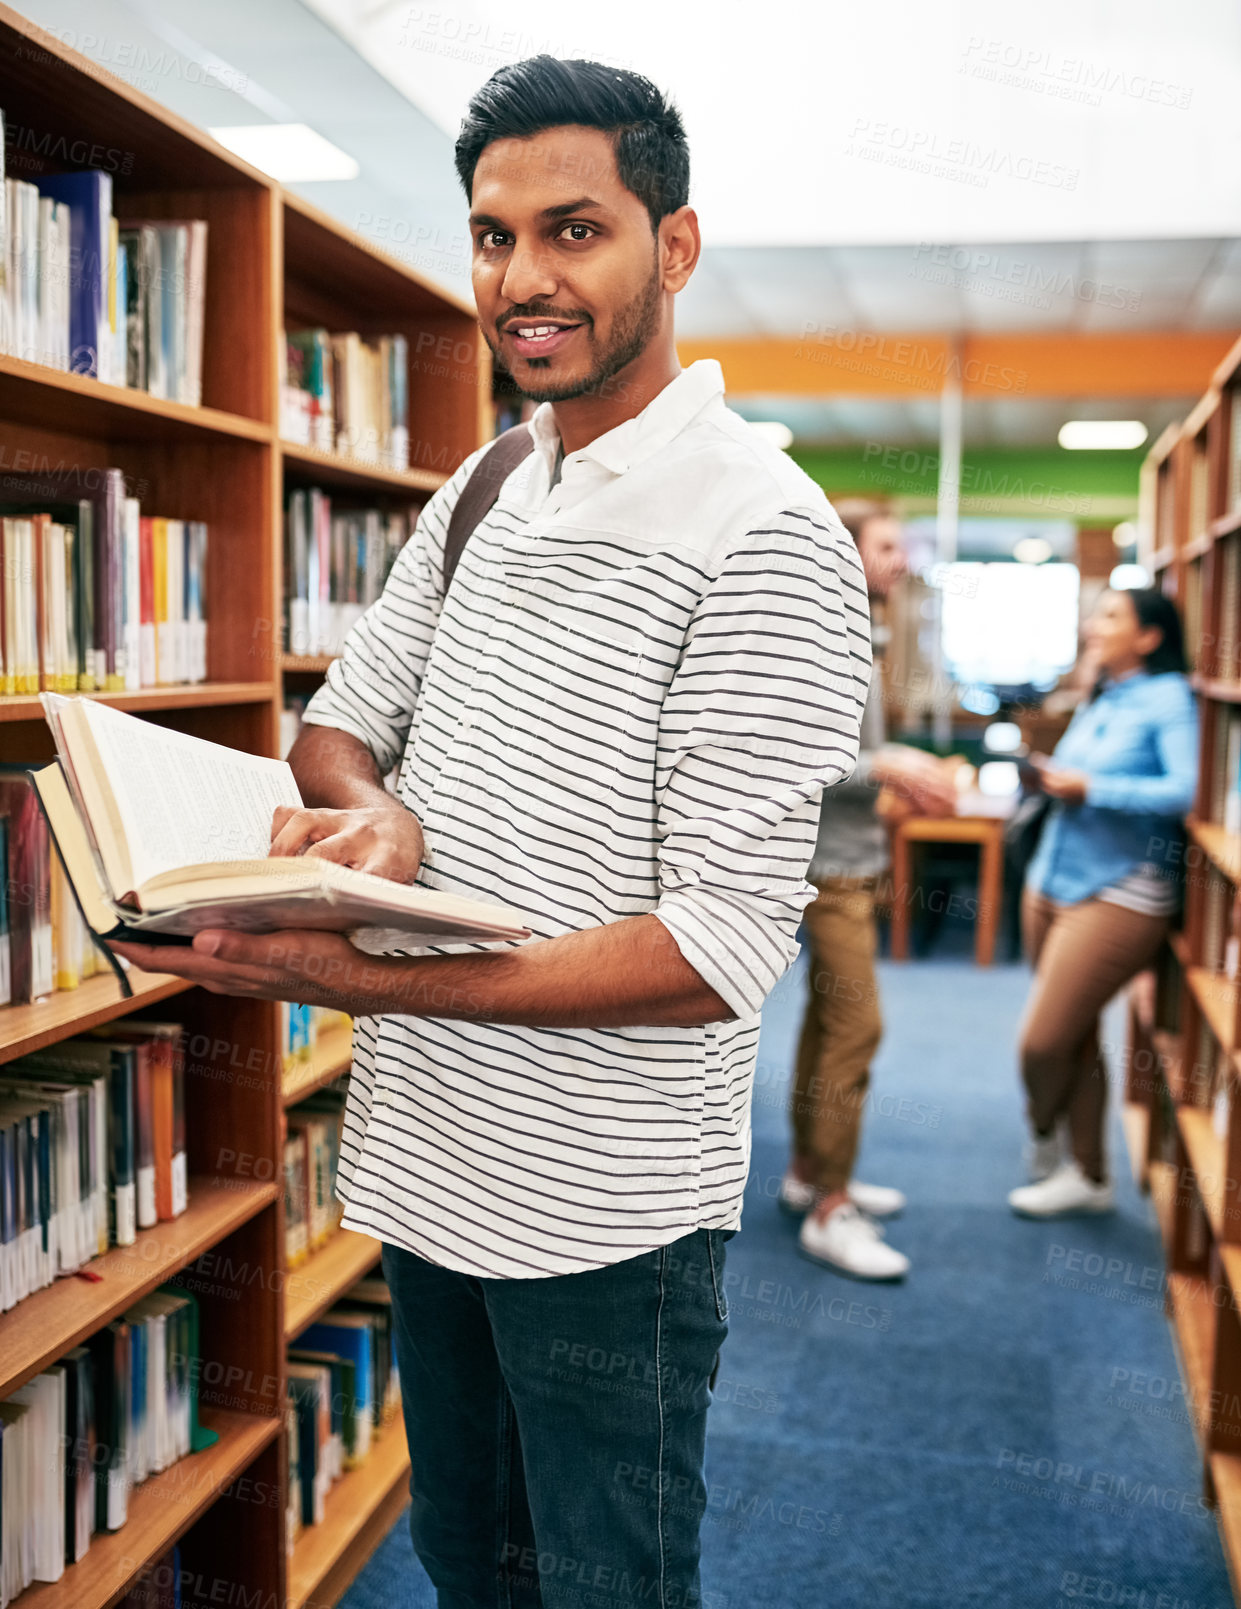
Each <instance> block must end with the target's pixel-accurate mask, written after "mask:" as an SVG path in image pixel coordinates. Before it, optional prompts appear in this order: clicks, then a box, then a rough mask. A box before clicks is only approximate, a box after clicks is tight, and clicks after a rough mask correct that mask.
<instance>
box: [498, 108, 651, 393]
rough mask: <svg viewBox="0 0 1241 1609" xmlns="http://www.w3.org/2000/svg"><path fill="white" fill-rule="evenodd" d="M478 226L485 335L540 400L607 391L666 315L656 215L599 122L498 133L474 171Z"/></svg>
mask: <svg viewBox="0 0 1241 1609" xmlns="http://www.w3.org/2000/svg"><path fill="white" fill-rule="evenodd" d="M470 234H471V237H472V240H473V280H474V298H475V301H476V302H477V304H478V318H479V324H480V326H481V328H482V332H483V336H484V338H485V339H486V341H487V344H488V346H489V347H490V348H491V350H492V353H493V354H494V355H495V357H496V359H497V361H498V362H499V363H500V364H501V365H502V366H503V367H504V368H505V369H507V370H508V372H509V373H510V374H511V375H512V377H513V379H514V380H515V381H516V383H517V385H518V387H519V388H520V389H521V391H523V392H524V393H525V395H526V396H528V397H531V398H533V399H534V400H535V401H537V402H562V401H565V400H567V399H568V398H570V397H579V396H583V395H585V394H589V393H596V394H597V393H599V392H600V391H601V390H602V389H603V388H604V387H605V386H606V382H607V381H608V380H610V379H611V378H612V376H613V375H616V374H618V373H619V372H620V371H621V370H622V369H624V368H625V367H626V366H627V365H628V364H630V363H632V362H633V360H634V359H635V358H636V357H637V356H638V355H639V354H640V353H641V352H642V351H643V350H644V349H645V348H646V347H647V346H648V345H649V343H650V342H651V340H652V339H653V338H654V336H655V335H656V334H657V333H658V332H659V330H660V329H661V327H662V324H663V320H664V318H665V317H666V316H667V310H666V308H665V300H666V298H665V294H664V286H663V283H662V276H661V271H660V257H659V250H658V242H657V240H656V238H655V236H654V234H653V233H652V231H651V219H650V214H649V213H648V212H647V210H646V208H645V206H643V204H642V202H641V201H639V200H638V198H637V196H636V195H634V193H633V192H632V190H627V189H626V188H625V187H624V185H623V184H622V183H621V182H620V178H619V176H618V174H617V172H616V156H615V153H614V151H613V149H612V142H611V140H610V139H609V138H608V136H607V135H606V134H604V133H603V132H602V131H601V130H599V129H591V128H579V127H577V126H576V125H567V126H565V127H562V128H553V129H547V130H545V131H543V132H542V133H540V134H536V135H534V136H532V137H531V138H529V139H524V140H517V139H504V140H494V141H493V142H492V143H491V144H490V145H489V146H487V147H486V149H485V150H484V151H483V154H482V156H481V157H480V158H479V160H478V166H477V167H476V168H475V170H474V186H473V192H472V195H471V208H470ZM621 384H623V381H622V382H621Z"/></svg>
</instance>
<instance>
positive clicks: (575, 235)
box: [564, 223, 595, 240]
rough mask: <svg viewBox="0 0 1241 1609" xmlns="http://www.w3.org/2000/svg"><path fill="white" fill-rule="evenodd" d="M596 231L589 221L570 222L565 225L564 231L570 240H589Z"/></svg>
mask: <svg viewBox="0 0 1241 1609" xmlns="http://www.w3.org/2000/svg"><path fill="white" fill-rule="evenodd" d="M594 232H595V231H594V230H593V229H592V228H591V227H590V225H589V224H588V223H570V224H566V225H565V227H564V233H565V234H566V235H568V236H569V238H570V240H589V239H590V237H591V235H593V234H594Z"/></svg>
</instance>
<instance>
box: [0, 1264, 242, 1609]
mask: <svg viewBox="0 0 1241 1609" xmlns="http://www.w3.org/2000/svg"><path fill="white" fill-rule="evenodd" d="M198 1375H199V1367H198V1308H197V1304H196V1302H195V1300H194V1298H193V1297H192V1296H191V1295H190V1294H189V1293H188V1292H187V1291H183V1290H181V1289H179V1288H178V1287H177V1286H176V1285H164V1286H161V1287H160V1288H159V1289H158V1290H156V1291H153V1292H152V1293H151V1295H149V1296H146V1297H144V1298H143V1299H142V1300H141V1301H139V1302H137V1303H135V1304H134V1306H133V1307H131V1308H130V1309H129V1311H128V1312H126V1313H125V1314H124V1315H123V1316H122V1317H121V1318H119V1319H114V1320H113V1321H112V1323H110V1324H106V1325H104V1327H103V1328H102V1329H101V1330H99V1331H97V1332H96V1334H94V1335H93V1336H91V1338H90V1339H89V1341H87V1342H86V1344H85V1345H84V1346H76V1347H74V1348H73V1349H72V1350H71V1351H69V1352H67V1353H66V1354H65V1355H64V1357H63V1358H61V1359H60V1360H59V1361H58V1362H57V1363H54V1364H53V1365H52V1366H51V1367H50V1368H48V1369H45V1370H44V1371H43V1372H42V1373H41V1374H38V1375H36V1376H35V1377H34V1379H32V1380H30V1381H28V1382H27V1383H26V1384H25V1385H24V1386H22V1387H20V1388H19V1389H18V1390H17V1391H15V1392H13V1393H12V1394H11V1395H10V1396H9V1397H7V1398H6V1399H5V1400H4V1401H3V1402H0V1609H5V1606H6V1605H8V1604H9V1603H11V1602H12V1601H13V1599H14V1598H16V1597H17V1596H18V1595H19V1594H20V1593H21V1592H23V1591H24V1590H25V1589H26V1588H27V1587H28V1586H30V1585H31V1584H32V1583H33V1582H35V1581H59V1580H60V1578H61V1577H62V1576H63V1575H64V1573H65V1568H66V1566H68V1565H71V1564H77V1563H78V1562H79V1561H80V1560H81V1559H83V1558H85V1556H86V1554H87V1553H88V1551H89V1549H90V1545H91V1538H92V1537H93V1536H96V1535H98V1534H100V1533H103V1532H113V1531H119V1530H120V1529H121V1528H122V1527H123V1526H124V1524H125V1523H126V1520H127V1519H128V1515H129V1498H130V1494H131V1493H132V1492H133V1490H134V1488H135V1487H137V1486H140V1485H141V1484H142V1482H143V1481H145V1480H147V1479H149V1477H150V1476H152V1475H155V1474H158V1473H160V1472H161V1471H163V1470H166V1469H169V1468H171V1467H172V1465H173V1464H175V1463H176V1462H177V1461H178V1460H179V1459H181V1458H184V1457H185V1456H186V1455H187V1454H188V1453H190V1452H196V1451H198V1450H199V1449H200V1448H202V1447H205V1446H210V1445H211V1444H212V1443H213V1442H214V1441H215V1440H217V1439H218V1438H217V1436H216V1433H215V1432H214V1431H209V1430H204V1429H203V1428H202V1427H201V1426H199V1424H198V1414H197V1400H196V1399H197V1380H198Z"/></svg>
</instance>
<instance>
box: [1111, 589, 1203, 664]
mask: <svg viewBox="0 0 1241 1609" xmlns="http://www.w3.org/2000/svg"><path fill="white" fill-rule="evenodd" d="M1125 597H1126V598H1130V599H1132V602H1133V612H1134V614H1135V615H1136V616H1137V617H1138V625H1139V626H1141V627H1142V628H1143V630H1145V628H1146V627H1147V626H1157V627H1158V629H1159V630H1160V632H1162V634H1163V635H1162V637H1161V639H1160V641H1159V644H1158V646H1157V647H1155V648H1153V649H1152V650H1151V652H1150V653H1149V654H1147V655H1146V661H1145V663H1146V669H1147V670H1148V671H1149V672H1150V674H1151V675H1152V676H1158V675H1159V674H1160V673H1161V672H1163V671H1169V670H1175V671H1179V672H1180V673H1181V674H1182V675H1184V673H1185V671H1186V669H1187V668H1188V667H1187V664H1186V660H1185V635H1184V633H1183V631H1182V630H1181V617H1180V615H1179V614H1178V613H1177V608H1176V605H1175V604H1174V603H1173V602H1172V599H1171V598H1169V597H1167V596H1165V594H1164V593H1162V592H1160V590H1159V588H1158V587H1131V588H1126V589H1125Z"/></svg>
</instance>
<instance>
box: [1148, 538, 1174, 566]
mask: <svg viewBox="0 0 1241 1609" xmlns="http://www.w3.org/2000/svg"><path fill="white" fill-rule="evenodd" d="M1175 559H1176V549H1175V548H1174V547H1173V546H1172V545H1171V543H1169V544H1168V546H1167V547H1161V548H1156V549H1155V551H1154V552H1153V553H1152V554H1151V556H1150V568H1151V570H1152V571H1157V570H1166V569H1167V568H1168V566H1169V565H1170V564H1172V563H1173V562H1174V561H1175Z"/></svg>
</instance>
